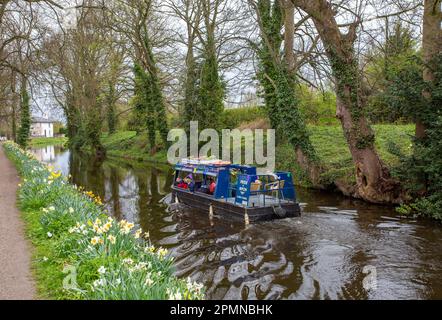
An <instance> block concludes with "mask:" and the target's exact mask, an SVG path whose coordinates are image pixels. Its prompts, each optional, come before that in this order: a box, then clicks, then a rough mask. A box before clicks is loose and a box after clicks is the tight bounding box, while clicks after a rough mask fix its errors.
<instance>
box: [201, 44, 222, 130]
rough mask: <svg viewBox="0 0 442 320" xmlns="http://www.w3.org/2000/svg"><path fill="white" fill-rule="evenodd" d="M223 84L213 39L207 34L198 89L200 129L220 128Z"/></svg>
mask: <svg viewBox="0 0 442 320" xmlns="http://www.w3.org/2000/svg"><path fill="white" fill-rule="evenodd" d="M224 94H225V90H224V85H223V83H222V81H221V77H220V75H219V70H218V59H217V56H216V50H215V39H213V37H212V36H210V35H209V36H208V39H207V43H206V45H205V50H204V61H203V63H202V66H201V77H200V84H199V90H198V98H199V99H198V100H199V101H198V104H197V106H196V107H197V112H196V115H197V117H196V118H197V119H196V120H197V121H198V122H199V126H200V128H201V129H205V128H215V129H220V124H221V123H220V122H221V121H220V119H221V115H222V112H223V110H224V103H223V100H224Z"/></svg>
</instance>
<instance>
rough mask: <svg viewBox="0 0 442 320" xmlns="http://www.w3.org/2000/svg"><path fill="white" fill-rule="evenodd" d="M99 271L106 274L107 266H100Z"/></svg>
mask: <svg viewBox="0 0 442 320" xmlns="http://www.w3.org/2000/svg"><path fill="white" fill-rule="evenodd" d="M98 273H99V274H105V273H106V268H105V267H104V266H101V267H100V268H98Z"/></svg>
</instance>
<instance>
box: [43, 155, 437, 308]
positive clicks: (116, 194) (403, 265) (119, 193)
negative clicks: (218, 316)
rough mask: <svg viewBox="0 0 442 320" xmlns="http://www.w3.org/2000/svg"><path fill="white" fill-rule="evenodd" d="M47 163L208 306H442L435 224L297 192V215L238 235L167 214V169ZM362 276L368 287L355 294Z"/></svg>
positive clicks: (66, 160) (188, 215) (194, 214)
mask: <svg viewBox="0 0 442 320" xmlns="http://www.w3.org/2000/svg"><path fill="white" fill-rule="evenodd" d="M49 162H51V163H53V164H55V166H56V167H58V168H60V169H61V170H62V172H63V173H64V174H69V173H70V174H71V175H72V179H73V182H74V183H76V184H78V185H82V186H84V187H85V188H86V189H88V190H92V191H94V193H96V194H98V195H100V196H101V197H102V198H103V199H104V201H105V203H106V206H107V208H108V210H109V212H110V213H111V214H112V215H114V216H115V217H116V218H118V219H128V220H132V221H134V222H136V223H137V224H138V225H139V226H141V227H142V228H143V230H145V231H149V232H150V236H151V239H152V241H153V243H154V244H155V245H157V246H163V247H167V248H168V249H169V250H170V251H171V254H172V255H173V256H174V257H175V265H176V274H177V275H178V276H186V277H187V276H190V277H192V278H194V279H196V280H198V281H200V282H203V283H204V284H205V286H206V288H207V298H208V299H435V298H438V299H441V298H442V232H441V230H442V229H441V228H440V225H438V224H435V223H434V224H433V223H432V222H423V221H414V220H404V219H400V218H398V217H397V214H396V213H395V211H394V209H392V208H389V207H381V206H373V205H367V204H365V203H362V202H358V201H353V200H350V199H347V198H343V197H340V196H338V195H336V194H329V193H323V192H315V191H310V190H308V191H306V190H302V189H298V198H299V200H300V202H301V206H302V207H303V216H302V217H300V218H289V219H283V220H275V221H269V222H264V223H256V224H251V225H249V226H247V227H246V226H245V225H244V223H239V222H238V223H237V222H231V221H225V220H223V219H217V218H216V217H215V218H214V220H211V219H210V217H209V214H208V213H203V212H200V211H195V210H192V209H189V208H185V207H183V208H176V207H175V209H180V210H173V211H171V210H169V209H168V206H167V205H166V204H164V203H163V202H162V201H161V200H162V199H163V198H164V197H166V200H167V199H169V198H170V196H168V194H169V192H170V190H171V189H170V186H171V185H172V184H173V179H174V177H173V171H172V170H171V169H170V168H169V167H167V166H165V167H153V166H148V165H140V164H139V163H128V162H121V161H114V160H106V161H105V162H103V163H99V162H94V161H93V160H92V159H90V158H88V157H87V156H85V155H81V154H77V153H70V152H69V151H68V150H63V149H59V148H56V149H55V158H51V160H50V161H49ZM367 270H369V271H370V270H371V271H370V272H371V274H369V273H367ZM372 271H375V272H372ZM367 276H375V277H376V280H377V281H376V282H377V286H376V287H367V286H364V284H366V283H367V282H366V281H365V280H366V279H367Z"/></svg>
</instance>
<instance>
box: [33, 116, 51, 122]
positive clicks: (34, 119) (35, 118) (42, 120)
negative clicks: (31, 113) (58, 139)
mask: <svg viewBox="0 0 442 320" xmlns="http://www.w3.org/2000/svg"><path fill="white" fill-rule="evenodd" d="M53 122H55V121H54V120H51V119H46V118H42V117H32V123H53Z"/></svg>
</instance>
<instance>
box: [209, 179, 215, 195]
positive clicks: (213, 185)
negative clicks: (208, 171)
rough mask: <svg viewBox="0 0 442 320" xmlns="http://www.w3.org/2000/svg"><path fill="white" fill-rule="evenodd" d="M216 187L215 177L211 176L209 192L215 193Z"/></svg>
mask: <svg viewBox="0 0 442 320" xmlns="http://www.w3.org/2000/svg"><path fill="white" fill-rule="evenodd" d="M215 189H216V182H215V179H213V178H210V183H209V194H212V195H213V194H214V193H215Z"/></svg>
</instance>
